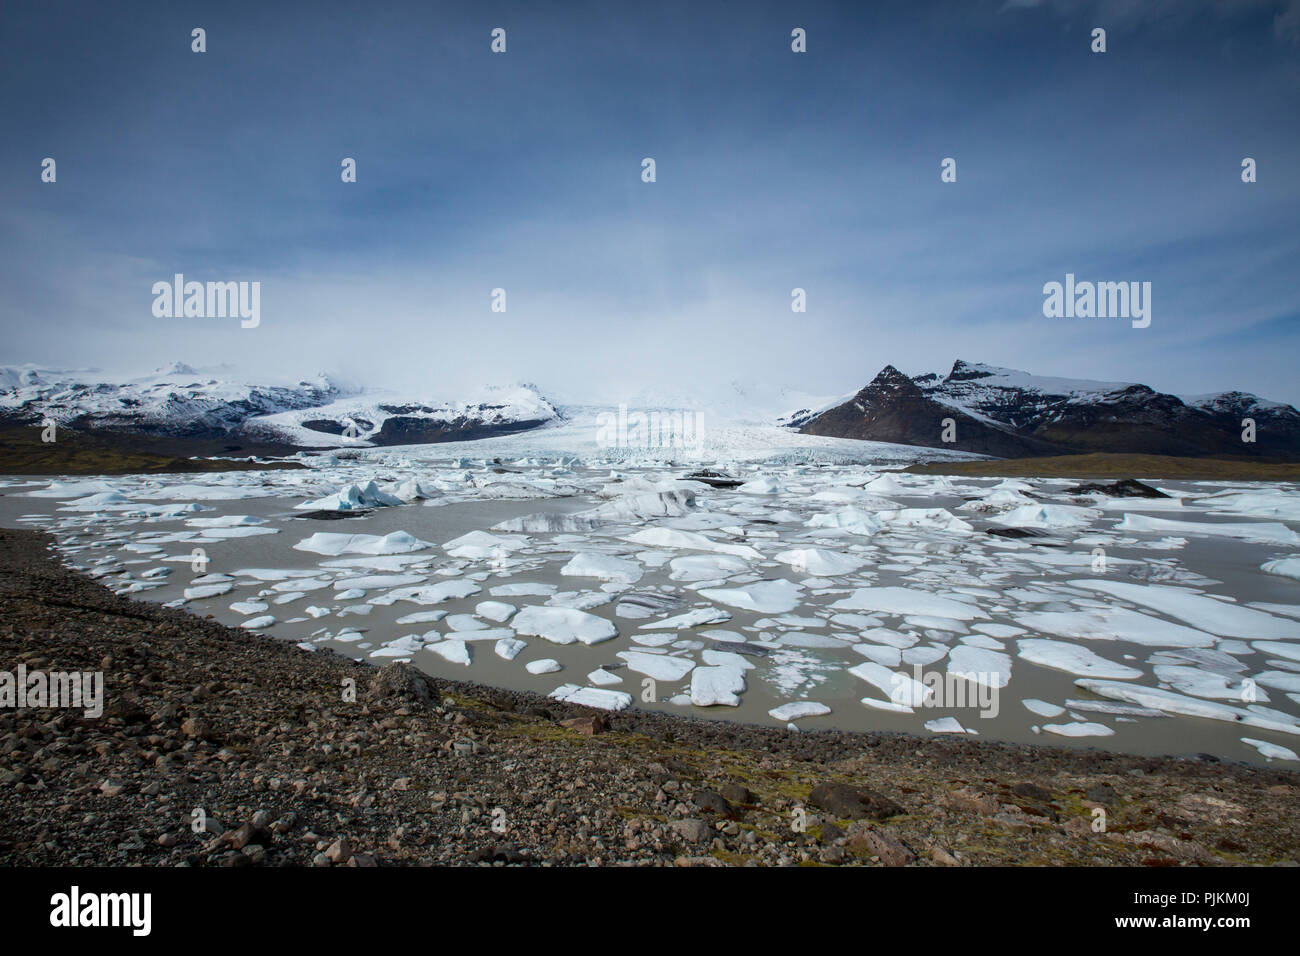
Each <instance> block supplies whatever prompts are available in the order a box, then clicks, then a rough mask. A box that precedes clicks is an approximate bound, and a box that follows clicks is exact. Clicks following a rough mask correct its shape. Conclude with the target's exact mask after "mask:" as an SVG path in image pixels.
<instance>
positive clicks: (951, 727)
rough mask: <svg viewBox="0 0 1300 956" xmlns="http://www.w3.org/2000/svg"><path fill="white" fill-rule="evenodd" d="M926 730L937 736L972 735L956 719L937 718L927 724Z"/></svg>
mask: <svg viewBox="0 0 1300 956" xmlns="http://www.w3.org/2000/svg"><path fill="white" fill-rule="evenodd" d="M925 729H926V730H928V731H930V732H931V733H936V734H966V733H970V731H968V730H967V729H966V728H965V727H963V726H962V725H961V721H959V720H958V719H957V718H956V717H936V718H934V719H933V720H927V721H926V722H925Z"/></svg>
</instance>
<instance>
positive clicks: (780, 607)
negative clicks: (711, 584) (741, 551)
mask: <svg viewBox="0 0 1300 956" xmlns="http://www.w3.org/2000/svg"><path fill="white" fill-rule="evenodd" d="M802 592H803V586H802V585H799V584H795V583H794V582H793V581H787V580H785V579H784V578H777V579H776V580H773V581H755V582H754V583H753V584H747V585H745V586H744V587H739V588H705V589H703V590H701V591H700V596H701V597H703V598H707V599H709V600H710V601H717V602H718V603H719V604H726V605H729V606H730V607H735V608H740V609H742V610H746V611H757V612H759V613H760V614H783V613H785V612H786V611H793V610H794V609H795V608H796V607H798V606H799V602H800V600H801V597H800V595H801V593H802ZM710 623H712V622H710Z"/></svg>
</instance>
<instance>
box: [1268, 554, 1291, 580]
mask: <svg viewBox="0 0 1300 956" xmlns="http://www.w3.org/2000/svg"><path fill="white" fill-rule="evenodd" d="M1259 568H1260V570H1261V571H1264V572H1266V573H1268V574H1278V575H1281V576H1282V577H1285V578H1295V579H1296V580H1297V581H1300V557H1291V558H1278V559H1277V560H1276V561H1266V562H1264V563H1263V564H1261V565H1260V566H1259Z"/></svg>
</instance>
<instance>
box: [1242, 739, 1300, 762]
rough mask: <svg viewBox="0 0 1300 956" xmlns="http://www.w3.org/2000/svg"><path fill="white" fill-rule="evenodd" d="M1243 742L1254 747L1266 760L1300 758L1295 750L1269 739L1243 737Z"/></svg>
mask: <svg viewBox="0 0 1300 956" xmlns="http://www.w3.org/2000/svg"><path fill="white" fill-rule="evenodd" d="M1241 742H1242V743H1243V744H1248V745H1250V746H1251V747H1254V748H1255V749H1256V750H1258V751H1259V753H1260V756H1262V757H1263V758H1264V759H1265V760H1300V755H1297V754H1296V752H1295V751H1294V750H1291V749H1290V748H1288V747H1283V746H1281V745H1280V744H1272V743H1269V742H1268V741H1267V740H1258V739H1256V738H1255V737H1242V738H1241Z"/></svg>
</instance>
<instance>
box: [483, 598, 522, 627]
mask: <svg viewBox="0 0 1300 956" xmlns="http://www.w3.org/2000/svg"><path fill="white" fill-rule="evenodd" d="M474 613H475V614H477V615H478V616H479V617H481V618H484V619H486V620H489V621H495V622H496V623H498V624H500V623H503V622H505V621H508V620H510V615H512V614H514V613H515V606H514V605H513V604H507V603H506V602H504V601H480V602H479V603H478V604H476V605H475V606H474Z"/></svg>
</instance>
